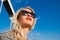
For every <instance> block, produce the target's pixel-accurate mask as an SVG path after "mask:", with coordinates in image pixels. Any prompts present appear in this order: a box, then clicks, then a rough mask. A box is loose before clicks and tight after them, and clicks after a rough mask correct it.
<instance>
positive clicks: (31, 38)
mask: <svg viewBox="0 0 60 40" xmlns="http://www.w3.org/2000/svg"><path fill="white" fill-rule="evenodd" d="M39 39H40V33H39V32H34V33H31V34H30V35H29V40H39Z"/></svg>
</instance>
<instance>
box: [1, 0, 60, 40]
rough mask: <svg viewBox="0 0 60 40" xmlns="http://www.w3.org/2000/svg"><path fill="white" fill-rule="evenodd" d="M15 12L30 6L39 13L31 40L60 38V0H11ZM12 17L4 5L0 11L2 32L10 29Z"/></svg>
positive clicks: (30, 35)
mask: <svg viewBox="0 0 60 40" xmlns="http://www.w3.org/2000/svg"><path fill="white" fill-rule="evenodd" d="M11 2H12V5H13V8H14V10H15V12H16V11H17V10H18V9H19V8H21V7H25V6H30V7H31V8H33V9H34V11H35V13H36V14H37V22H36V25H35V28H34V29H33V30H32V31H31V32H30V33H29V34H28V38H29V40H60V0H11ZM10 23H11V22H10V19H9V16H8V14H7V11H6V9H5V7H4V6H2V10H1V12H0V32H3V31H6V30H9V27H10Z"/></svg>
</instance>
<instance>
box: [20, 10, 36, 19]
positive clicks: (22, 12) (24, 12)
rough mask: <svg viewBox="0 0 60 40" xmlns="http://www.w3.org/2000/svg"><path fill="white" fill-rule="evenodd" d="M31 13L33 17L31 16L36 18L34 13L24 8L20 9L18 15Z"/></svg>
mask: <svg viewBox="0 0 60 40" xmlns="http://www.w3.org/2000/svg"><path fill="white" fill-rule="evenodd" d="M28 13H29V14H31V16H32V17H33V18H36V14H34V13H33V12H28V11H25V10H21V11H20V15H23V16H26V15H25V14H28Z"/></svg>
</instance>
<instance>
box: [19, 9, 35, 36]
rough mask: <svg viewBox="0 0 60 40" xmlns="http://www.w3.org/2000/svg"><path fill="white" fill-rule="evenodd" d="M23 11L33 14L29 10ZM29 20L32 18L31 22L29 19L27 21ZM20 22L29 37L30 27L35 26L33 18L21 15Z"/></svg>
mask: <svg viewBox="0 0 60 40" xmlns="http://www.w3.org/2000/svg"><path fill="white" fill-rule="evenodd" d="M23 10H26V11H28V12H31V10H29V9H23ZM27 18H30V19H31V20H29V19H27ZM18 22H19V23H20V25H21V27H22V30H23V32H24V34H25V35H27V34H28V32H29V28H30V27H31V26H32V25H33V23H34V18H32V17H31V15H30V14H28V15H27V16H23V15H21V16H20V17H19V18H18Z"/></svg>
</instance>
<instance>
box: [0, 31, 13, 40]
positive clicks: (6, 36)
mask: <svg viewBox="0 0 60 40" xmlns="http://www.w3.org/2000/svg"><path fill="white" fill-rule="evenodd" d="M12 39H13V38H12V36H11V34H10V31H7V32H3V33H0V40H12Z"/></svg>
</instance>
